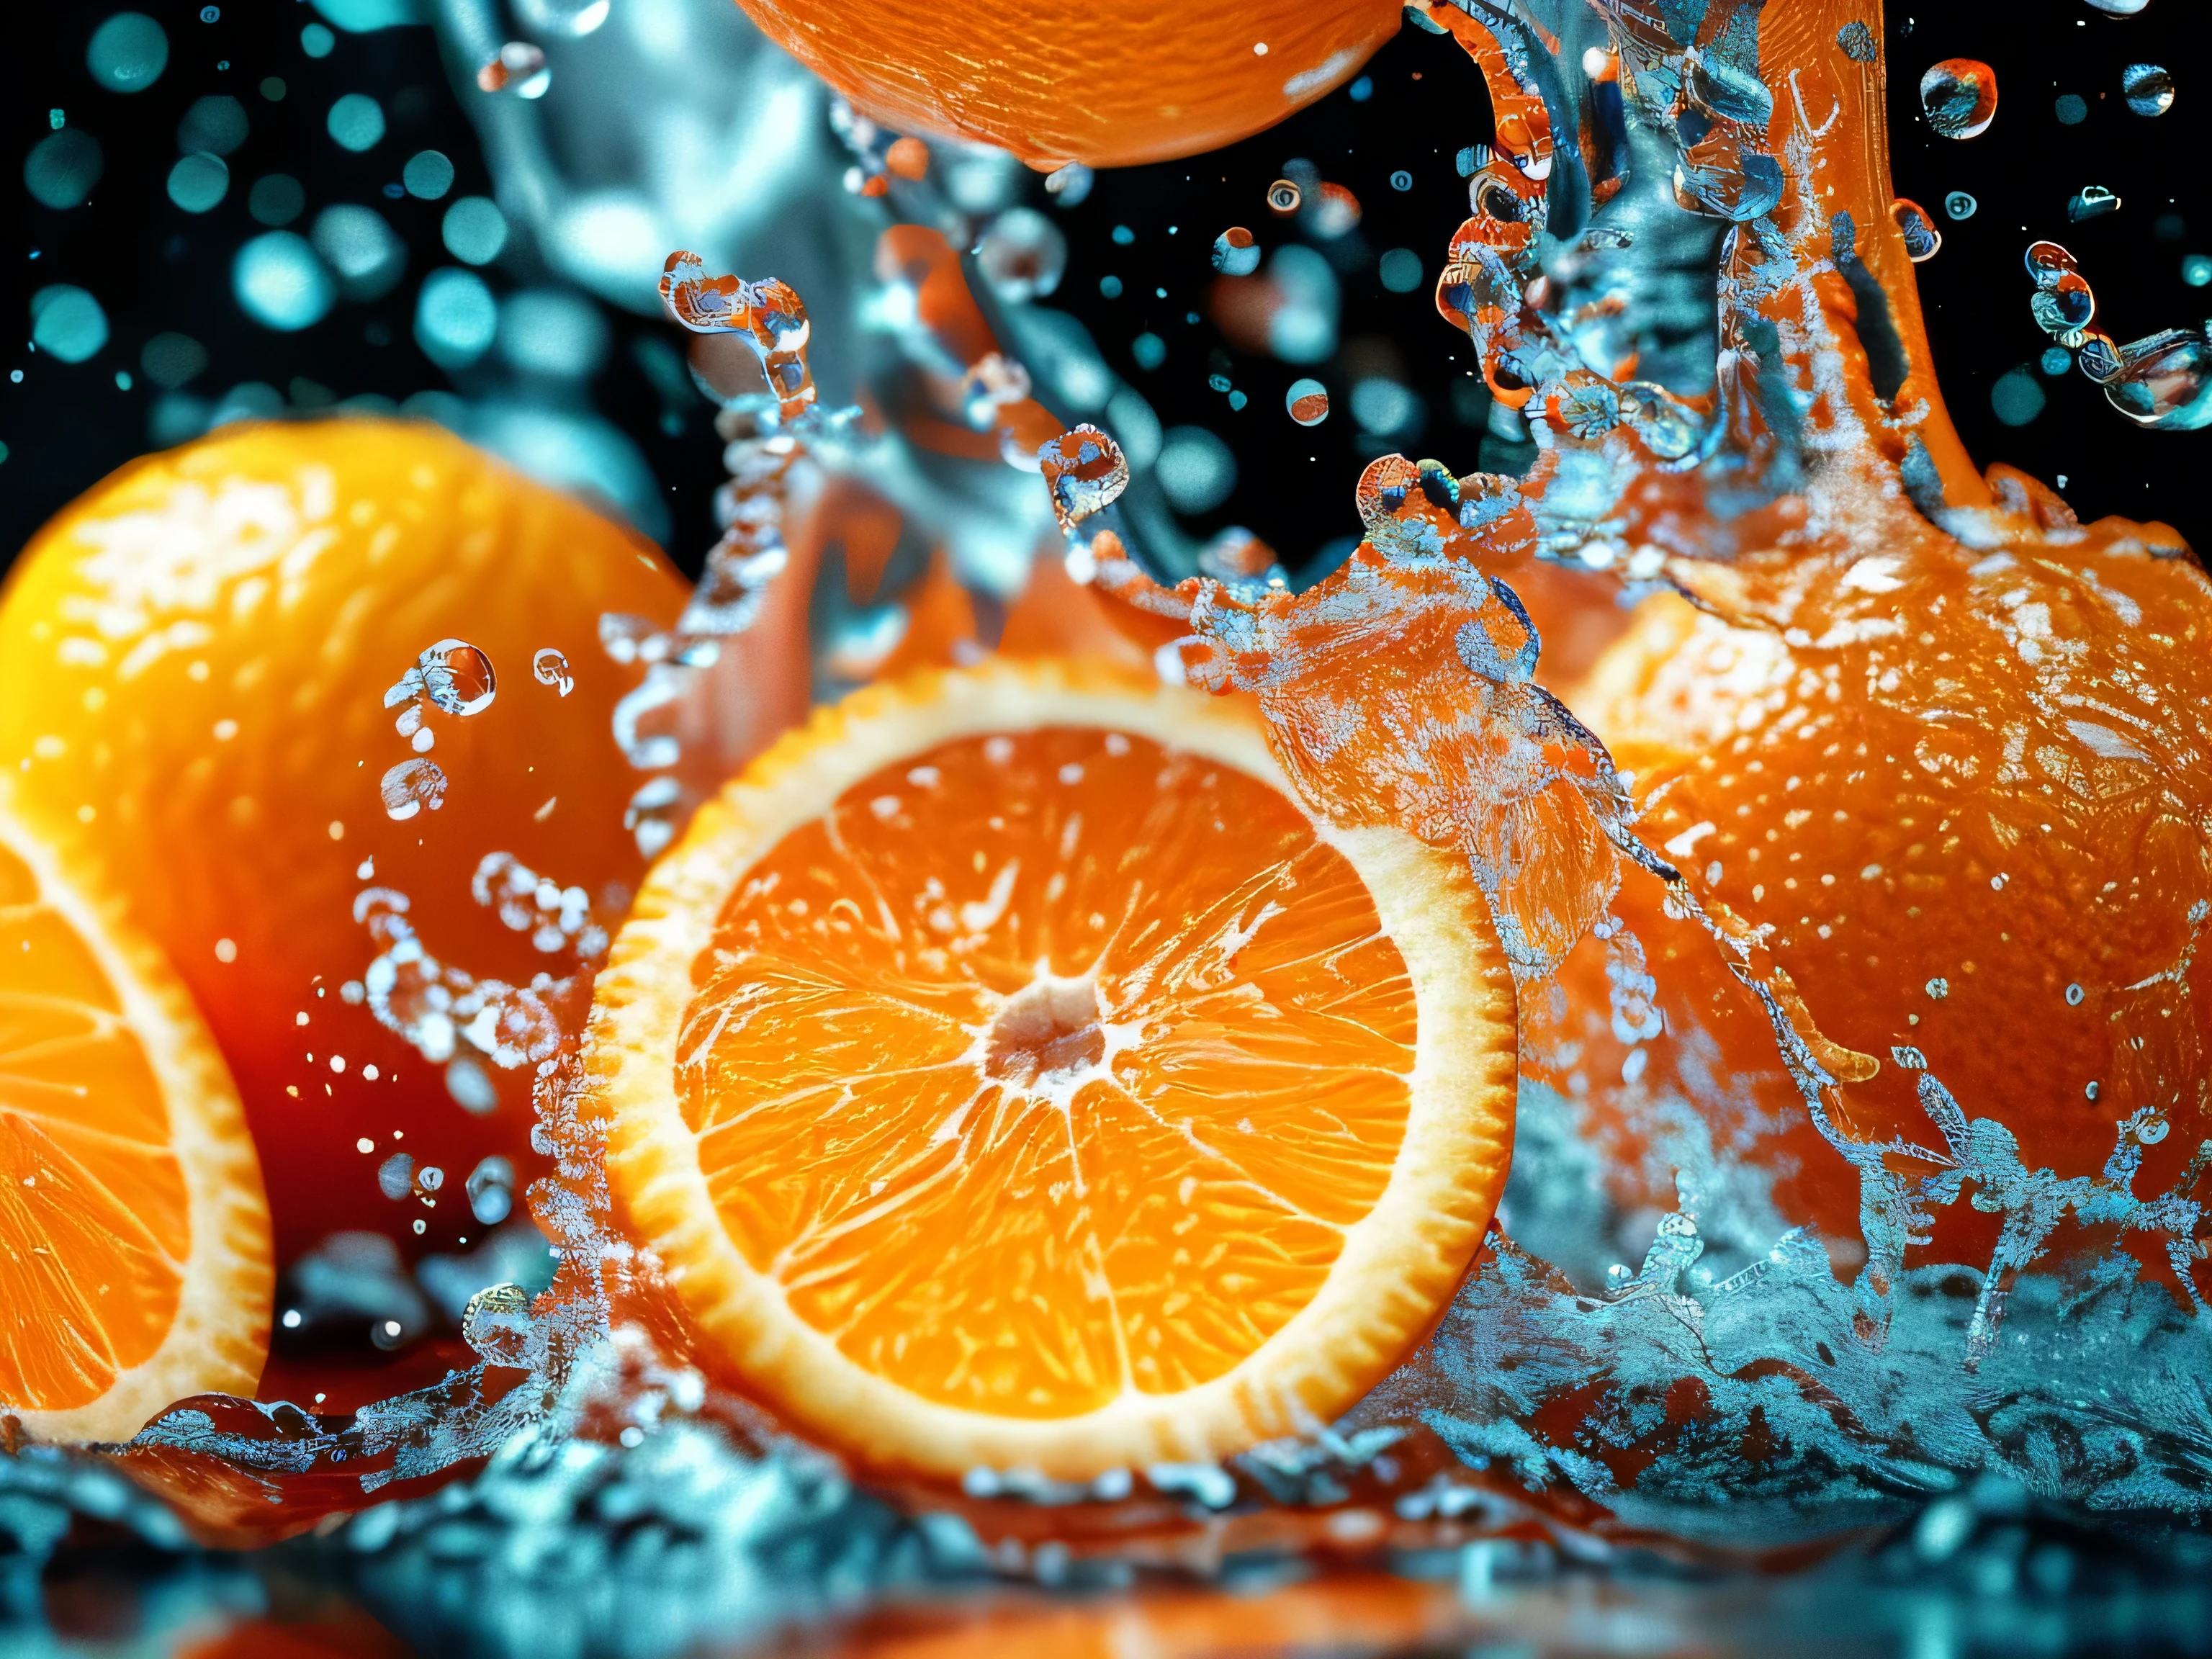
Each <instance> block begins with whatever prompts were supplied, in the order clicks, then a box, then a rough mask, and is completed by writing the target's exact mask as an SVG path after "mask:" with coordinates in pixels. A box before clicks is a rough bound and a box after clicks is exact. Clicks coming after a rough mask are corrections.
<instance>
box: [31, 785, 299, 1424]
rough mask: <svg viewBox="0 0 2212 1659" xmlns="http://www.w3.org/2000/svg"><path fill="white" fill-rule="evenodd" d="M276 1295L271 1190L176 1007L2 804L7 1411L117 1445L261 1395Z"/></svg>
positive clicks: (183, 1010) (143, 950)
mask: <svg viewBox="0 0 2212 1659" xmlns="http://www.w3.org/2000/svg"><path fill="white" fill-rule="evenodd" d="M270 1289H271V1273H270V1260H269V1220H268V1212H267V1207H266V1206H265V1204H264V1200H263V1196H262V1190H261V1176H260V1171H259V1170H258V1167H257V1165H256V1164H255V1161H254V1156H253V1148H252V1143H251V1141H249V1140H248V1139H247V1138H246V1124H245V1119H244V1115H243V1114H242V1113H241V1111H240V1108H239V1103H238V1097H237V1095H236V1093H235V1092H234V1091H233V1089H232V1087H231V1083H230V1078H229V1074H228V1073H227V1072H226V1071H225V1069H224V1067H223V1064H222V1059H221V1057H220V1056H219V1055H218V1054H216V1050H215V1047H214V1045H213V1043H212V1042H210V1040H209V1038H208V1036H207V1033H206V1031H205V1030H204V1027H202V1025H201V1024H200V1021H199V1017H198V1015H197V1012H195V1011H194V1010H193V1008H192V1006H191V1000H190V999H189V997H188V995H187V994H186V993H185V989H184V987H183V986H182V985H181V984H180V983H179V982H178V981H177V980H176V978H175V975H173V973H172V971H171V970H170V969H169V967H168V965H167V963H165V962H163V961H162V960H161V957H160V955H159V953H158V952H157V951H155V950H154V949H153V948H152V947H151V946H150V945H146V944H144V943H143V942H141V941H139V940H137V939H135V938H131V937H130V936H128V935H127V934H125V933H124V932H122V931H121V930H120V928H119V926H118V924H117V923H116V922H115V921H113V920H112V919H111V918H108V917H105V916H102V915H99V914H98V913H97V912H95V911H94V908H92V906H91V905H90V904H89V903H88V901H87V900H86V899H85V898H84V897H83V896H82V890H80V889H79V888H78V887H77V886H76V885H75V884H73V883H72V882H71V881H70V878H69V877H68V876H67V875H66V874H65V872H64V870H63V867H62V865H61V861H60V858H59V855H58V854H57V852H56V851H55V850H54V849H53V848H50V847H43V846H41V845H40V844H39V843H38V842H35V841H34V840H33V838H32V837H31V836H30V835H29V834H28V833H27V831H26V830H25V829H23V828H22V827H21V825H20V824H19V823H17V822H16V821H15V819H14V818H13V817H9V816H8V814H7V810H6V807H5V805H4V803H0V1309H5V1310H7V1311H6V1316H5V1317H4V1319H0V1410H4V1411H7V1412H9V1413H13V1414H14V1415H15V1416H17V1417H19V1418H21V1419H22V1421H23V1422H24V1424H25V1425H26V1426H27V1427H28V1428H29V1429H30V1430H31V1431H32V1432H33V1433H34V1434H38V1435H40V1436H41V1437H50V1438H55V1439H67V1440H84V1439H120V1438H123V1437H127V1436H129V1435H130V1434H131V1433H132V1432H134V1431H136V1430H137V1428H138V1427H139V1426H140V1425H142V1424H143V1422H144V1421H145V1420H146V1419H148V1418H149V1417H151V1416H153V1415H154V1414H155V1413H157V1412H159V1411H160V1410H161V1408H162V1407H165V1406H167V1405H168V1404H169V1403H170V1402H172V1401H175V1400H179V1399H181V1398H184V1397H185V1396H186V1395H194V1394H203V1393H208V1392H212V1391H218V1390H220V1391H233V1392H250V1391H251V1390H252V1388H253V1385H254V1383H255V1382H256V1381H257V1380H258V1377H259V1376H260V1371H261V1363H262V1357H263V1354H264V1351H265V1348H266V1345H267V1340H268V1332H269V1309H270Z"/></svg>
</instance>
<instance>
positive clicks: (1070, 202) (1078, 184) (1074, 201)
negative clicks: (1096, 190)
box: [1044, 161, 1097, 208]
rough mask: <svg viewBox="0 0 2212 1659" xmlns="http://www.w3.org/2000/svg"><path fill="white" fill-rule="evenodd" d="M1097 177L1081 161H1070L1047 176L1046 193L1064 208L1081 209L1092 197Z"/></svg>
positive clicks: (1045, 181)
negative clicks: (1092, 188)
mask: <svg viewBox="0 0 2212 1659" xmlns="http://www.w3.org/2000/svg"><path fill="white" fill-rule="evenodd" d="M1096 177H1097V175H1096V174H1094V173H1092V172H1091V169H1090V168H1089V167H1085V166H1084V165H1083V163H1082V162H1080V161H1070V162H1069V163H1068V164H1067V165H1066V167H1060V168H1057V169H1055V170H1054V171H1053V172H1051V173H1047V174H1046V175H1045V180H1044V187H1045V191H1046V193H1047V194H1048V195H1049V196H1050V197H1052V198H1053V199H1054V201H1056V202H1058V203H1059V204H1060V206H1062V207H1064V208H1072V207H1080V206H1081V205H1082V204H1083V203H1084V202H1085V200H1086V199H1087V198H1088V197H1090V195H1091V184H1092V183H1093V181H1094V180H1095V179H1096Z"/></svg>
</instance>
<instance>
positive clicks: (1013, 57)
mask: <svg viewBox="0 0 2212 1659" xmlns="http://www.w3.org/2000/svg"><path fill="white" fill-rule="evenodd" d="M739 3H740V4H742V5H743V6H744V9H745V13H746V15H748V16H750V18H751V19H752V20H753V21H754V22H756V23H757V24H758V25H759V26H760V27H761V29H762V30H763V33H766V34H767V35H768V37H769V39H770V40H774V41H775V43H776V45H778V46H781V47H782V48H783V49H784V50H785V51H787V52H790V53H791V54H792V55H793V57H795V58H798V59H799V62H801V63H802V64H805V65H806V66H807V67H808V68H809V69H811V70H813V71H814V72H815V73H816V74H817V75H819V76H821V77H822V78H823V80H825V81H827V82H829V84H830V85H831V86H833V87H835V88H837V90H838V91H840V92H842V93H843V94H845V95H846V97H848V98H849V99H850V100H852V101H853V102H854V105H855V106H858V107H859V108H860V110H862V111H863V112H866V113H867V114H869V115H872V116H873V117H875V118H877V119H878V120H879V121H882V122H884V124H885V125H889V126H892V127H895V128H899V129H902V130H905V129H912V130H913V131H920V132H929V133H940V134H946V135H949V136H951V137H961V138H971V139H975V140H978V141H980V142H981V143H989V144H997V145H999V146H1000V147H1002V148H1004V149H1010V150H1012V151H1013V153H1014V154H1015V155H1018V156H1020V157H1021V158H1022V159H1023V160H1024V161H1027V162H1029V163H1030V164H1031V165H1032V166H1039V167H1042V166H1051V167H1057V166H1059V165H1060V164H1061V163H1063V162H1066V161H1083V162H1087V163H1089V164H1090V165H1091V166H1092V167H1130V166H1133V165H1135V164H1137V163H1139V162H1144V161H1172V160H1175V159H1176V158H1177V157H1179V156H1184V155H1197V154H1198V153H1199V152H1200V151H1201V150H1208V149H1216V148H1218V146H1220V145H1223V144H1227V143H1235V142H1236V141H1237V139H1239V138H1246V137H1250V136H1251V135H1252V134H1254V133H1255V132H1259V131H1262V130H1263V129H1265V128H1267V127H1271V126H1273V125H1274V124H1275V123H1276V122H1278V121H1279V120H1281V119H1282V118H1284V117H1285V116H1286V115H1288V114H1290V113H1291V112H1292V111H1293V110H1296V109H1299V108H1301V107H1303V106H1305V105H1307V104H1310V103H1311V102H1313V101H1314V100H1316V98H1319V97H1321V96H1322V94H1324V93H1327V92H1328V91H1330V90H1331V89H1332V88H1335V87H1337V86H1339V85H1340V84H1342V83H1343V82H1346V81H1347V80H1349V79H1351V77H1352V75H1353V74H1355V73H1356V72H1357V71H1358V68H1359V66H1360V64H1363V63H1364V62H1365V61H1366V60H1367V58H1369V57H1370V55H1371V54H1372V53H1373V52H1374V51H1375V50H1376V47H1378V46H1381V45H1382V44H1383V42H1384V41H1385V40H1389V38H1390V37H1391V36H1392V35H1393V34H1395V33H1397V30H1398V18H1399V11H1400V8H1399V7H1398V5H1397V4H1396V3H1395V0H1309V3H1305V4H1302V5H1297V6H1286V7H1280V8H1278V9H1275V10H1274V11H1273V12H1272V13H1270V12H1266V11H1250V10H1246V9H1241V8H1238V7H1234V6H1193V5H1182V4H1176V3H1172V0H1104V3H1101V4H1095V5H1088V6H1085V5H1079V4H1075V3H1072V0H1048V3H1045V4H1026V3H1020V0H957V3H953V4H949V5H926V6H897V7H894V6H890V5H887V4H884V3H882V0H875V3H866V4H860V5H844V6H838V7H835V8H831V7H828V6H823V5H821V4H819V3H809V0H739ZM1263 42H1264V43H1265V44H1266V46H1267V52H1266V54H1265V55H1264V56H1263V55H1261V54H1260V53H1257V52H1254V51H1253V47H1254V46H1257V45H1260V44H1261V43H1263ZM1290 87H1295V88H1296V90H1295V91H1291V90H1288V89H1287V88H1290Z"/></svg>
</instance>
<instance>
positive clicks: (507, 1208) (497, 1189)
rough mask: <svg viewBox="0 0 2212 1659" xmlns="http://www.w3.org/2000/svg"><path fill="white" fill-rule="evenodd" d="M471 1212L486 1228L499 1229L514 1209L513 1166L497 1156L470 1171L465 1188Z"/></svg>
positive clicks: (494, 1154)
mask: <svg viewBox="0 0 2212 1659" xmlns="http://www.w3.org/2000/svg"><path fill="white" fill-rule="evenodd" d="M465 1191H466V1192H467V1193H468V1195H469V1212H470V1213H471V1215H473V1216H475V1217H476V1218H477V1220H478V1221H480V1222H482V1223H483V1225H485V1226H487V1227H496V1226H497V1225H499V1224H500V1223H501V1222H502V1221H504V1220H506V1219H507V1217H508V1216H509V1215H510V1214H512V1213H513V1210H514V1165H513V1164H510V1163H508V1162H507V1160H506V1159H505V1158H501V1157H500V1156H499V1154H498V1153H496V1152H495V1153H493V1154H492V1155H491V1156H490V1157H489V1158H485V1159H484V1160H483V1163H481V1164H477V1167H476V1168H475V1169H474V1170H471V1171H470V1172H469V1179H468V1183H467V1186H466V1188H465Z"/></svg>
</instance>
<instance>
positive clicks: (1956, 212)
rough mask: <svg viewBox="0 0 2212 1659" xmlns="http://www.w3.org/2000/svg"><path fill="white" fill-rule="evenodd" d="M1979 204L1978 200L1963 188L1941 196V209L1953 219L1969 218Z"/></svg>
mask: <svg viewBox="0 0 2212 1659" xmlns="http://www.w3.org/2000/svg"><path fill="white" fill-rule="evenodd" d="M1980 206H1981V204H1980V203H1979V202H1977V201H1976V200H1975V199H1974V198H1973V197H1971V196H1969V195H1968V194H1967V193H1966V191H1963V190H1954V191H1952V192H1951V193H1950V194H1949V195H1948V196H1946V197H1944V198H1943V211H1944V212H1946V213H1948V214H1949V215H1950V216H1951V217H1952V218H1954V219H1971V218H1972V217H1973V216H1974V210H1976V209H1977V208H1978V207H1980Z"/></svg>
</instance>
